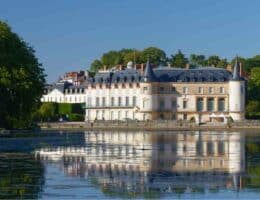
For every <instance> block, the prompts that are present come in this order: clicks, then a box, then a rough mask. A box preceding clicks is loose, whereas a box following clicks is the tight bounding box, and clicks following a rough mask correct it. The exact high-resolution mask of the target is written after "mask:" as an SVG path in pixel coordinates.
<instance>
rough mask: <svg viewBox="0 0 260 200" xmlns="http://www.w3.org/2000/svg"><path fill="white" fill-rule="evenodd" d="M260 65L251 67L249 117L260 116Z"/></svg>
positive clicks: (247, 112)
mask: <svg viewBox="0 0 260 200" xmlns="http://www.w3.org/2000/svg"><path fill="white" fill-rule="evenodd" d="M259 91H260V67H255V68H252V69H251V73H250V77H249V80H248V87H247V101H248V102H247V106H246V115H247V117H249V118H260V93H259Z"/></svg>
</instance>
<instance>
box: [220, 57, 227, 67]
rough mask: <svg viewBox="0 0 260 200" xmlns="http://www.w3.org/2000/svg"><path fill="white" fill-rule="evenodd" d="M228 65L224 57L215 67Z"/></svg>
mask: <svg viewBox="0 0 260 200" xmlns="http://www.w3.org/2000/svg"><path fill="white" fill-rule="evenodd" d="M227 65H228V61H227V59H226V58H224V59H221V60H220V61H219V62H218V64H217V67H220V68H226V67H227Z"/></svg>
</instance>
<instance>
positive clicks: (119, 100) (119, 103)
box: [118, 97, 121, 106]
mask: <svg viewBox="0 0 260 200" xmlns="http://www.w3.org/2000/svg"><path fill="white" fill-rule="evenodd" d="M118 106H121V97H118Z"/></svg>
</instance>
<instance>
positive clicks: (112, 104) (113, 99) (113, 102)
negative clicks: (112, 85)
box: [111, 97, 115, 106]
mask: <svg viewBox="0 0 260 200" xmlns="http://www.w3.org/2000/svg"><path fill="white" fill-rule="evenodd" d="M111 106H115V98H114V97H111Z"/></svg>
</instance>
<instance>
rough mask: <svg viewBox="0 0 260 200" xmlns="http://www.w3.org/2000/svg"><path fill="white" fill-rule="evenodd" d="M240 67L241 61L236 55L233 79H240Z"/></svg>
mask: <svg viewBox="0 0 260 200" xmlns="http://www.w3.org/2000/svg"><path fill="white" fill-rule="evenodd" d="M238 69H239V63H238V60H237V57H236V62H235V65H234V70H233V77H232V79H233V80H235V81H237V80H239V79H240V77H239V73H238Z"/></svg>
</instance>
